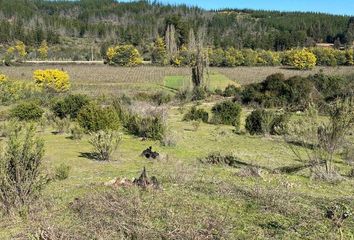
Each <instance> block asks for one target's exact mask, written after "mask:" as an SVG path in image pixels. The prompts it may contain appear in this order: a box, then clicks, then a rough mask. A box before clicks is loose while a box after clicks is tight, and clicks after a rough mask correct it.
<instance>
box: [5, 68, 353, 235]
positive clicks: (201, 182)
mask: <svg viewBox="0 0 354 240" xmlns="http://www.w3.org/2000/svg"><path fill="white" fill-rule="evenodd" d="M64 68H67V69H68V71H69V72H70V73H71V72H72V73H71V76H72V79H74V80H73V85H74V86H73V87H74V90H75V91H77V92H85V93H89V94H92V95H98V94H101V93H106V94H107V93H117V92H118V91H119V92H120V91H124V92H126V91H128V92H129V91H131V92H136V91H140V90H141V91H146V90H147V89H151V90H153V91H156V90H157V88H156V87H158V89H165V88H164V87H163V84H162V83H163V79H164V77H165V76H187V74H188V71H187V70H185V69H174V68H171V69H170V68H169V69H165V70H163V72H162V73H160V72H159V70H161V69H159V68H145V67H144V68H136V69H129V71H130V72H129V74H127V73H126V72H124V71H125V70H127V69H121V68H117V69H116V68H106V67H98V66H97V67H95V68H94V71H92V69H91V70H90V71H89V70H88V69H85V67H83V68H84V69H83V68H82V67H80V66H68V67H64ZM67 69H65V70H67ZM139 69H140V70H142V71H141V72H139V71H136V70H139ZM257 69H259V68H257ZM0 70H5V71H7V73H8V75H9V76H11V78H20V77H21V76H22V75H23V76H25V77H23V78H25V79H30V73H31V71H32V70H33V67H20V68H19V69H18V70H17V68H4V69H0ZM15 70H17V71H15ZM342 70H343V69H342ZM347 70H348V71H347ZM347 70H346V71H347V73H348V72H350V71H352V70H351V69H349V68H348V69H347ZM349 70H350V71H349ZM214 71H215V69H213V72H214ZM219 71H220V72H223V71H226V72H225V73H224V72H223V74H225V75H222V74H220V73H219ZM240 71H241V70H237V69H218V71H215V72H214V73H213V74H212V79H214V81H212V84H214V86H217V87H220V88H222V87H224V86H226V85H228V84H229V83H231V82H233V81H231V80H228V79H227V78H226V77H225V76H229V75H230V76H231V75H232V77H230V79H233V80H236V79H239V77H240V78H242V79H241V81H240V82H241V83H245V82H250V81H259V80H258V78H259V79H261V76H260V75H261V74H259V76H258V75H257V74H255V75H252V74H251V72H252V69H249V70H247V71H246V73H245V72H243V71H241V72H242V73H241V72H240ZM264 71H270V68H264ZM272 71H274V69H273V70H272ZM247 72H248V73H247ZM123 73H125V74H124V75H123ZM18 74H20V75H21V76H20V75H18ZM17 75H18V76H17ZM106 75H107V76H110V78H106V77H105V76H106ZM26 76H27V77H26ZM262 76H263V75H262ZM263 77H265V76H263ZM256 78H257V79H256ZM170 79H173V80H169V81H168V82H169V84H170V86H169V87H171V88H178V87H179V86H180V85H179V84H180V81H181V79H182V80H183V79H186V77H184V78H183V77H172V78H171V77H170ZM212 84H211V85H212ZM212 104H213V102H206V103H204V104H203V107H204V108H206V109H210V107H211V106H212ZM182 110H183V109H182ZM182 110H181V109H179V108H177V107H175V108H172V109H171V110H170V112H169V119H168V127H169V129H170V131H171V132H172V133H174V134H175V135H176V138H177V141H178V144H177V146H176V147H162V146H160V144H159V143H158V142H149V141H148V142H142V141H141V140H140V139H137V138H134V137H132V136H129V135H124V140H123V142H122V144H121V146H120V149H119V151H117V152H116V154H115V156H114V159H115V160H116V161H113V162H110V163H102V162H97V161H94V160H90V159H87V158H84V157H80V155H81V153H85V152H90V150H91V148H90V146H89V144H88V143H87V136H86V137H85V138H84V139H83V140H81V141H73V140H70V139H68V138H67V136H66V135H53V134H51V131H50V129H47V130H46V131H45V132H43V133H40V134H41V135H42V137H43V138H44V139H45V142H46V167H47V168H48V169H49V170H50V171H52V172H53V171H54V169H55V167H56V166H59V165H60V164H61V163H65V164H67V165H69V166H71V168H72V169H71V174H70V177H69V179H67V180H64V181H55V182H52V183H50V184H49V186H48V187H47V188H46V190H45V192H44V199H47V201H49V202H51V203H52V205H53V208H54V209H51V210H50V213H48V214H47V215H45V216H47V217H48V218H50V219H49V220H48V221H52V222H56V223H59V224H61V225H64V226H69V225H75V223H76V222H77V219H76V218H75V217H73V216H72V213H71V212H70V211H69V210H68V208H67V206H68V204H69V203H70V202H72V201H73V200H74V198H75V197H78V196H83V195H85V194H88V193H91V192H92V191H98V189H100V187H99V186H102V184H103V183H104V182H106V181H108V180H111V179H112V178H114V177H127V178H132V177H137V176H138V175H139V173H140V171H141V169H142V168H143V167H144V166H146V167H147V169H148V171H149V174H150V175H155V176H157V178H158V179H159V180H160V181H161V182H162V185H163V187H164V189H165V190H164V192H163V193H161V194H157V200H158V201H160V202H161V203H164V204H166V203H168V202H169V201H170V200H171V199H172V200H173V199H174V196H179V198H178V199H180V198H182V199H184V201H186V202H188V203H189V204H191V205H195V206H200V207H202V209H203V208H205V209H207V207H210V208H211V209H213V210H215V214H218V215H219V216H223V214H225V212H228V214H227V219H228V221H229V222H230V224H231V225H232V226H233V229H232V230H230V231H231V232H233V235H232V236H237V238H238V239H264V238H269V239H280V238H283V239H290V238H291V239H318V238H324V237H325V238H327V239H333V238H332V237H333V236H332V237H331V236H329V235H326V234H327V233H326V232H327V231H329V230H330V229H331V227H330V225H329V222H328V221H327V220H326V219H325V218H324V217H323V214H324V210H325V207H327V206H328V205H327V203H329V202H335V201H337V200H340V199H347V200H348V201H351V204H350V206H351V207H352V208H353V209H354V202H353V201H354V200H353V196H354V181H353V180H348V181H344V182H342V183H340V184H339V185H331V184H327V183H321V182H317V181H311V180H310V179H309V178H308V177H305V176H307V175H308V173H307V172H306V171H303V172H300V173H297V174H292V175H286V174H267V173H266V174H264V176H263V178H253V177H246V178H244V177H239V176H237V175H236V173H237V172H239V171H240V170H239V169H232V168H228V167H221V166H207V165H203V164H200V163H199V161H198V160H197V159H198V158H199V157H203V156H206V155H207V154H208V153H210V152H213V151H221V152H223V153H234V154H236V155H237V156H238V157H239V158H240V159H241V160H242V161H245V162H247V163H250V164H257V165H260V166H263V167H267V168H271V169H276V168H279V167H284V166H290V165H296V164H298V162H297V161H296V159H295V157H294V156H293V155H292V154H291V152H290V150H289V149H288V147H287V146H286V145H285V144H284V142H283V140H282V139H281V138H278V137H274V138H268V137H267V138H264V137H253V136H249V135H236V134H234V133H233V131H232V130H233V128H232V127H228V126H215V125H209V124H201V126H200V128H199V130H198V131H196V132H194V131H192V129H193V126H192V124H191V123H186V122H182V121H181V119H182V116H183V114H182V113H181V111H182ZM244 110H245V111H244V112H245V113H247V112H249V110H247V109H244ZM244 117H245V116H243V118H244ZM150 145H152V146H153V147H154V148H156V149H157V150H158V151H159V152H161V153H162V154H163V155H164V157H163V159H162V160H160V161H156V162H149V161H147V160H144V159H142V158H141V157H140V156H139V155H140V153H141V151H142V150H143V149H145V148H146V147H148V146H150ZM337 165H338V167H340V168H341V171H342V173H346V172H348V171H349V167H348V166H347V165H344V164H343V163H337ZM245 193H247V194H245ZM125 194H127V197H128V196H129V193H125ZM146 195H147V196H149V193H146ZM172 200H171V201H172ZM175 201H176V200H175ZM165 207H167V208H172V209H175V210H176V211H178V212H183V211H187V212H186V216H190V217H191V218H192V216H193V215H195V214H196V215H197V216H199V214H201V215H202V213H204V214H207V211H206V210H201V211H200V213H199V212H198V213H195V212H194V210H190V211H189V209H187V210H186V209H185V208H184V206H180V205H178V204H176V205H174V206H165ZM301 209H303V212H305V213H306V214H307V215H308V216H310V215H311V211H312V210H313V214H317V216H316V217H315V218H314V219H315V220H316V221H315V220H314V222H311V220H309V219H307V218H306V219H303V218H304V216H300V214H299V213H301V212H298V211H301ZM43 210H44V208H43ZM44 212H45V210H44ZM49 216H50V217H49ZM52 216H53V217H52ZM14 221H17V222H15V224H14ZM272 222H278V223H280V224H281V225H282V226H283V227H281V228H280V229H273V228H272V226H273V225H272V224H270V226H268V225H269V223H272ZM29 225H30V223H28V222H27V223H26V222H23V221H22V220H14V219H4V220H2V221H0V239H10V238H11V236H13V234H14V233H17V232H20V231H21V230H22V229H23V228H25V227H26V226H29ZM265 226H268V227H265ZM294 229H296V231H295V230H294ZM313 229H316V230H315V231H314V230H313ZM353 229H354V221H353V220H352V219H351V220H349V221H348V222H347V223H346V225H345V231H344V232H345V236H346V237H347V238H348V239H350V236H353V235H354V231H353ZM32 230H33V229H32ZM326 236H327V237H326Z"/></svg>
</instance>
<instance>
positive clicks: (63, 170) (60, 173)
mask: <svg viewBox="0 0 354 240" xmlns="http://www.w3.org/2000/svg"><path fill="white" fill-rule="evenodd" d="M69 173H70V166H68V165H65V164H64V163H62V164H60V165H59V167H57V168H55V178H56V179H58V180H65V179H67V178H68V177H69Z"/></svg>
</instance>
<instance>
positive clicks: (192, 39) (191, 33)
mask: <svg viewBox="0 0 354 240" xmlns="http://www.w3.org/2000/svg"><path fill="white" fill-rule="evenodd" d="M196 49H197V43H196V39H195V34H194V30H193V28H191V29H190V30H189V36H188V51H190V52H195V51H196Z"/></svg>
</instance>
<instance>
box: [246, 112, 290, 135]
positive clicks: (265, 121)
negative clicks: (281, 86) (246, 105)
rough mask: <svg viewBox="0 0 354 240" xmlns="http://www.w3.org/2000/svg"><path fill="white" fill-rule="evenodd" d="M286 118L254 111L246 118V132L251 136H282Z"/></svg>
mask: <svg viewBox="0 0 354 240" xmlns="http://www.w3.org/2000/svg"><path fill="white" fill-rule="evenodd" d="M288 119H289V118H288V117H287V115H285V114H281V115H277V114H275V113H273V112H271V111H266V110H263V109H257V110H254V111H253V112H252V113H251V114H250V115H248V116H247V118H246V130H247V131H248V132H249V133H250V134H251V135H261V134H272V135H279V134H283V133H284V132H285V131H286V129H287V123H288Z"/></svg>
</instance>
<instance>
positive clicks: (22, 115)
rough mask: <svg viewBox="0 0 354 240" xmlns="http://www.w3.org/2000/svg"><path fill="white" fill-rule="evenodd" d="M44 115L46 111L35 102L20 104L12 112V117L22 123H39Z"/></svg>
mask: <svg viewBox="0 0 354 240" xmlns="http://www.w3.org/2000/svg"><path fill="white" fill-rule="evenodd" d="M43 113H44V110H43V109H42V108H41V107H40V106H38V104H36V103H34V102H25V103H20V104H18V105H17V106H15V107H14V108H12V109H11V110H10V117H12V118H16V119H18V120H20V121H37V120H39V119H40V118H41V117H42V115H43Z"/></svg>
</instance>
